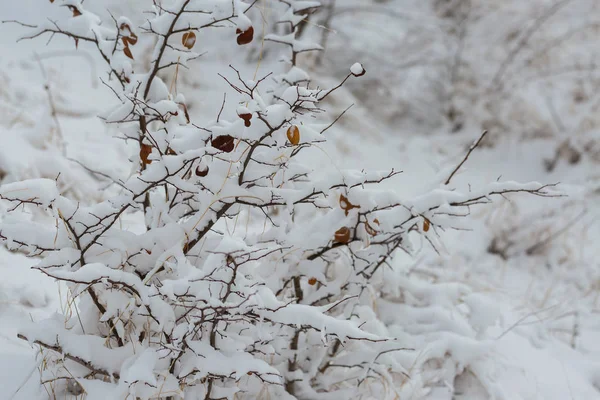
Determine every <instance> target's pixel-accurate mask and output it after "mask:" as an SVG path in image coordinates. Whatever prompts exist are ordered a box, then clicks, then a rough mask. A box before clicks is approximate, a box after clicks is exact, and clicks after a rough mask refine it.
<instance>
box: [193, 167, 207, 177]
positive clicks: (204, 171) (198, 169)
mask: <svg viewBox="0 0 600 400" xmlns="http://www.w3.org/2000/svg"><path fill="white" fill-rule="evenodd" d="M206 175H208V166H205V167H204V169H203V168H201V167H200V166H197V167H196V176H199V177H205V176H206Z"/></svg>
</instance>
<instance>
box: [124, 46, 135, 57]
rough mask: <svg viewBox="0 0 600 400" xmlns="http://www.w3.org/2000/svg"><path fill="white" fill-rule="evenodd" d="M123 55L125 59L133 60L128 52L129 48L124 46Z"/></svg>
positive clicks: (129, 51)
mask: <svg viewBox="0 0 600 400" xmlns="http://www.w3.org/2000/svg"><path fill="white" fill-rule="evenodd" d="M123 54H125V55H126V56H127V57H129V58H131V59H132V60H133V54H131V50H129V46H125V47H124V48H123Z"/></svg>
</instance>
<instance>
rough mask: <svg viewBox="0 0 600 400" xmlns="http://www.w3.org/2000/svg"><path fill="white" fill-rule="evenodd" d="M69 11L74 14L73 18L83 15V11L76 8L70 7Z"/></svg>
mask: <svg viewBox="0 0 600 400" xmlns="http://www.w3.org/2000/svg"><path fill="white" fill-rule="evenodd" d="M67 7H68V8H69V10H71V12H72V13H73V17H79V16H80V15H81V11H79V9H78V8H77V7H75V6H71V5H68V6H67Z"/></svg>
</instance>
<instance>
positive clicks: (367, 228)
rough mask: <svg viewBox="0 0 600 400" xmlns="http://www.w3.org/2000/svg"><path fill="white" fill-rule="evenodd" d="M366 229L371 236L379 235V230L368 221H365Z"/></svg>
mask: <svg viewBox="0 0 600 400" xmlns="http://www.w3.org/2000/svg"><path fill="white" fill-rule="evenodd" d="M365 230H366V231H367V233H368V234H369V235H371V236H376V235H377V231H376V230H375V229H374V228H373V227H372V226H371V225H370V224H369V222H368V221H365Z"/></svg>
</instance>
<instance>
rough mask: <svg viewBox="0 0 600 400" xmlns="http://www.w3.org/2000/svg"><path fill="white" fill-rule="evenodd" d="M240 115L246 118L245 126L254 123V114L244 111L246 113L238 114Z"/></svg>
mask: <svg viewBox="0 0 600 400" xmlns="http://www.w3.org/2000/svg"><path fill="white" fill-rule="evenodd" d="M238 116H239V117H240V118H241V119H243V120H244V126H245V127H246V128H248V127H249V126H250V125H252V122H251V121H250V120H251V119H252V114H250V113H244V114H238Z"/></svg>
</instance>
